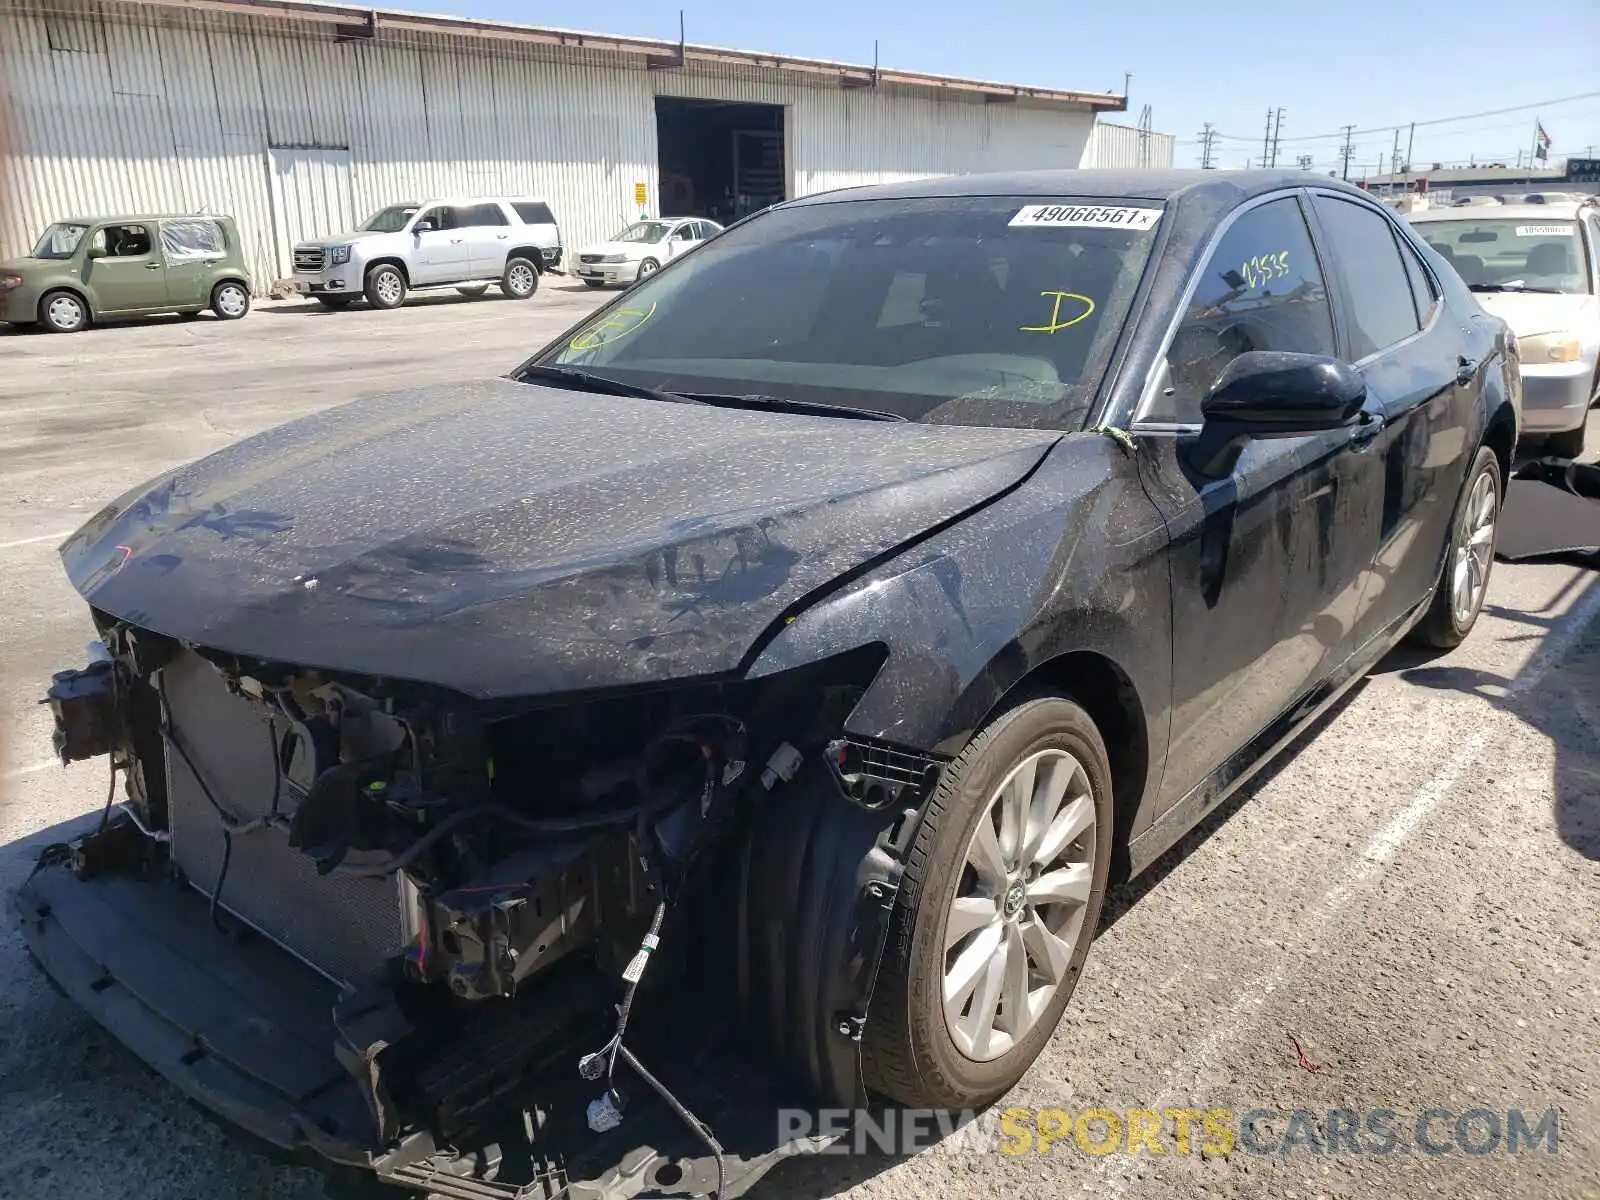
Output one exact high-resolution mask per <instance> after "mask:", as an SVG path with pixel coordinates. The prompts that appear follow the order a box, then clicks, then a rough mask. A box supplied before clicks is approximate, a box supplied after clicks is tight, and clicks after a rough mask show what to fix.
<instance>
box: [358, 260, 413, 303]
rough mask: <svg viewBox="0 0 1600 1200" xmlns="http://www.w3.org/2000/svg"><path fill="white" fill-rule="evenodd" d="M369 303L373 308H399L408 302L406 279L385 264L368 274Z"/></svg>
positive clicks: (394, 268)
mask: <svg viewBox="0 0 1600 1200" xmlns="http://www.w3.org/2000/svg"><path fill="white" fill-rule="evenodd" d="M365 290H366V294H367V303H368V304H370V305H372V307H373V308H399V307H400V306H401V305H402V304H404V303H405V302H406V290H407V289H406V277H405V276H404V275H402V274H400V270H399V268H398V267H393V266H390V265H389V264H388V263H383V264H382V265H380V266H376V267H373V268H372V270H370V271H368V272H367V286H366V289H365Z"/></svg>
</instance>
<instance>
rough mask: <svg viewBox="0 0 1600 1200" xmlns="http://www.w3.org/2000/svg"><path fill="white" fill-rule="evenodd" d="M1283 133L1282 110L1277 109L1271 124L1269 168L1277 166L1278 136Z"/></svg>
mask: <svg viewBox="0 0 1600 1200" xmlns="http://www.w3.org/2000/svg"><path fill="white" fill-rule="evenodd" d="M1281 132H1283V109H1281V108H1280V109H1279V110H1278V112H1277V115H1276V117H1274V119H1273V122H1272V161H1271V163H1269V164H1268V165H1269V166H1274V167H1275V166H1277V165H1278V134H1280V133H1281Z"/></svg>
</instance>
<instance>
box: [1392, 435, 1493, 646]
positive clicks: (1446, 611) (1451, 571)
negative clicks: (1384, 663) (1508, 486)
mask: <svg viewBox="0 0 1600 1200" xmlns="http://www.w3.org/2000/svg"><path fill="white" fill-rule="evenodd" d="M1484 481H1487V482H1484ZM1485 494H1487V496H1488V497H1489V499H1490V505H1489V508H1488V511H1487V521H1488V524H1487V526H1485V525H1484V524H1483V520H1484V516H1485V514H1484V509H1483V504H1484V500H1483V497H1484V495H1485ZM1504 497H1505V490H1504V484H1503V483H1502V482H1501V479H1500V461H1499V460H1498V459H1497V458H1495V456H1494V451H1493V450H1490V449H1489V447H1487V446H1480V447H1478V453H1477V456H1476V457H1474V458H1473V460H1472V469H1471V470H1470V471H1468V472H1467V480H1466V483H1465V484H1464V485H1463V486H1462V488H1461V496H1460V498H1459V499H1457V501H1456V511H1455V514H1454V515H1453V516H1452V517H1451V518H1450V544H1449V545H1448V546H1447V547H1446V548H1445V559H1444V569H1443V570H1442V571H1441V572H1440V574H1439V583H1438V585H1437V586H1436V587H1435V588H1434V589H1433V602H1432V603H1431V604H1430V605H1429V606H1428V611H1427V614H1426V615H1425V616H1424V617H1423V618H1422V620H1421V621H1419V622H1418V623H1417V626H1416V628H1415V629H1413V630H1412V631H1411V640H1412V641H1414V642H1417V643H1419V644H1421V645H1424V646H1432V647H1433V648H1434V649H1436V650H1453V649H1455V647H1457V646H1459V645H1460V644H1461V643H1462V642H1464V641H1465V640H1466V638H1467V634H1469V633H1471V632H1472V627H1473V626H1474V625H1475V624H1477V621H1478V614H1479V613H1480V612H1482V611H1483V600H1484V597H1485V596H1486V595H1488V592H1489V574H1490V571H1491V570H1492V569H1493V567H1494V544H1495V534H1496V531H1497V529H1498V518H1499V515H1500V504H1501V502H1502V500H1503V499H1504ZM1475 539H1476V540H1475ZM1469 547H1470V549H1468V548H1469ZM1464 551H1465V552H1466V557H1464ZM1458 570H1463V571H1465V572H1467V574H1466V577H1465V586H1467V587H1468V588H1469V589H1470V590H1469V592H1468V594H1467V596H1466V599H1465V601H1464V602H1463V603H1460V604H1458V603H1457V599H1456V596H1457V592H1458V589H1459V587H1460V586H1462V585H1461V582H1460V580H1459V578H1458V574H1457V572H1458Z"/></svg>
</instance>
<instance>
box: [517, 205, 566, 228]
mask: <svg viewBox="0 0 1600 1200" xmlns="http://www.w3.org/2000/svg"><path fill="white" fill-rule="evenodd" d="M511 207H512V208H514V209H516V210H517V216H519V217H521V218H522V219H523V221H524V222H525V223H526V224H528V225H554V224H555V223H556V215H555V213H553V212H551V211H550V206H549V205H548V204H538V203H535V202H533V201H529V200H517V201H513V202H512V205H511Z"/></svg>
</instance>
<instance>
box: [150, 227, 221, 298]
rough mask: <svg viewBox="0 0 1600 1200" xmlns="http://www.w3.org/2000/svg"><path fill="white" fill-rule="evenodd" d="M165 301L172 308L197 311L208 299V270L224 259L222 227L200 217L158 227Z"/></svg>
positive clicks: (209, 296) (209, 293) (209, 276)
mask: <svg viewBox="0 0 1600 1200" xmlns="http://www.w3.org/2000/svg"><path fill="white" fill-rule="evenodd" d="M160 237H161V261H162V263H163V264H164V265H165V266H166V287H167V300H168V302H169V303H171V304H172V306H173V307H174V308H191V307H192V308H200V307H203V306H204V305H205V304H207V303H208V302H209V301H210V299H211V275H212V268H213V267H214V266H215V265H216V264H217V263H218V262H220V261H221V260H222V259H224V258H226V257H227V242H226V240H225V239H224V238H223V234H222V226H220V225H218V224H217V223H216V222H215V221H212V220H207V219H205V218H203V217H185V218H182V219H177V218H174V219H171V220H166V221H162V222H161V224H160Z"/></svg>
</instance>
